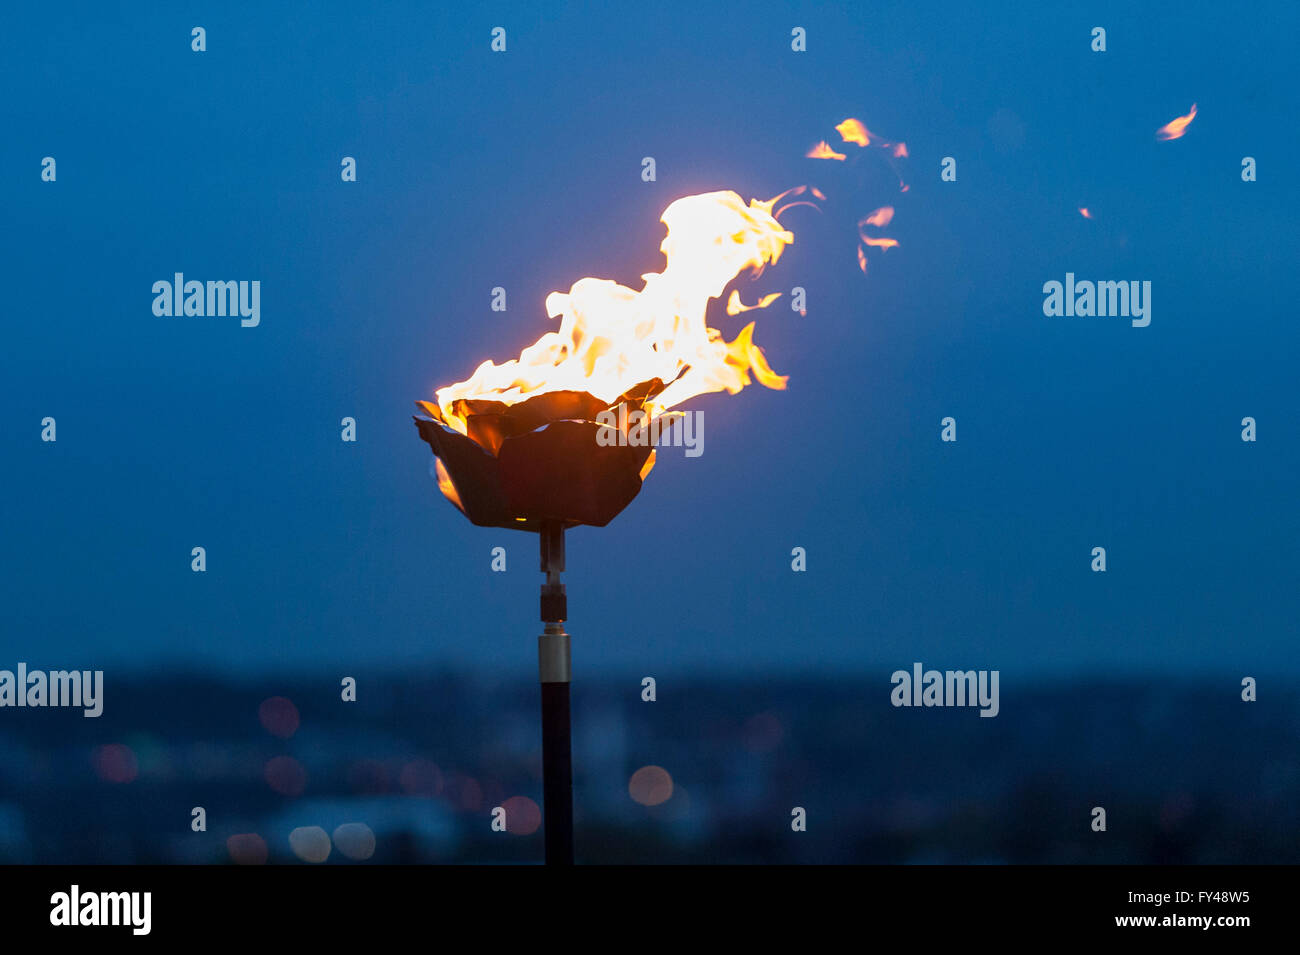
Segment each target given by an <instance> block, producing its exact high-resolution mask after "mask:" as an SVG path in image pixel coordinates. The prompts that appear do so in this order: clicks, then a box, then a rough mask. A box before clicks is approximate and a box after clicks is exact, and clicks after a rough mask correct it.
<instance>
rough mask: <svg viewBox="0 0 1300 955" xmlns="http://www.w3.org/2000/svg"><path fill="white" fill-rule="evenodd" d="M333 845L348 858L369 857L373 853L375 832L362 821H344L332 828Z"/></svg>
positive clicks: (359, 858)
mask: <svg viewBox="0 0 1300 955" xmlns="http://www.w3.org/2000/svg"><path fill="white" fill-rule="evenodd" d="M334 845H335V846H337V847H338V850H339V852H341V853H343V854H344V855H345V856H347V857H348V858H349V859H356V860H358V861H360V860H362V859H369V858H370V857H371V856H372V855H374V854H375V834H374V833H373V832H372V831H371V829H370V827H369V826H367V825H366V824H365V823H364V822H345V823H344V824H343V825H341V826H339V827H338V828H337V829H335V830H334Z"/></svg>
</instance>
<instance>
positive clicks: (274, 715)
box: [257, 696, 299, 739]
mask: <svg viewBox="0 0 1300 955" xmlns="http://www.w3.org/2000/svg"><path fill="white" fill-rule="evenodd" d="M257 718H258V719H259V720H261V721H262V726H263V728H264V729H265V730H266V731H267V732H268V733H270V734H271V735H272V736H278V737H280V739H288V738H289V737H290V736H292V735H293V734H294V733H296V732H298V723H299V719H298V707H296V706H294V705H293V702H292V701H291V700H288V699H286V698H285V697H283V696H272V697H270V698H268V699H265V700H263V701H262V705H261V706H259V707H258V708H257Z"/></svg>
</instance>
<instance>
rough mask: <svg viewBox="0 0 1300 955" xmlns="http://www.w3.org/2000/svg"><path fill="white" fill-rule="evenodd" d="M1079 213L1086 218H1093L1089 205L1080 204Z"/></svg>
mask: <svg viewBox="0 0 1300 955" xmlns="http://www.w3.org/2000/svg"><path fill="white" fill-rule="evenodd" d="M1079 215H1081V216H1083V217H1084V218H1085V219H1091V218H1092V213H1091V212H1089V211H1088V207H1087V206H1080V207H1079Z"/></svg>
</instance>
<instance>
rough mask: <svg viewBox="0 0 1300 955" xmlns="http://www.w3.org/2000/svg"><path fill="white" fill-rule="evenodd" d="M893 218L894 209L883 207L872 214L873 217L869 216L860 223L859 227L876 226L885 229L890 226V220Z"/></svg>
mask: <svg viewBox="0 0 1300 955" xmlns="http://www.w3.org/2000/svg"><path fill="white" fill-rule="evenodd" d="M893 218H894V207H893V206H881V207H880V208H879V209H877V210H876V211H875V212H873V213H871V215H869V216H867V217H866V218H865V219H863V220H862V221H861V222H859V223H858V225H859V226H864V225H874V226H878V227H880V228H884V227H885V226H887V225H889V222H890V220H891V219H893Z"/></svg>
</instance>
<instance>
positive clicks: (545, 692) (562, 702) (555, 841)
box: [537, 523, 573, 865]
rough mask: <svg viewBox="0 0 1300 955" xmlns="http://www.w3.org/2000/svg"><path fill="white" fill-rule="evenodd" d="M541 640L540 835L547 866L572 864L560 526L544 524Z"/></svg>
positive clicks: (566, 645)
mask: <svg viewBox="0 0 1300 955" xmlns="http://www.w3.org/2000/svg"><path fill="white" fill-rule="evenodd" d="M539 536H540V538H541V552H542V573H544V574H545V575H546V583H544V584H542V607H541V610H542V623H543V624H544V625H545V626H544V627H543V630H542V635H541V636H539V637H538V638H537V664H538V676H539V678H540V680H541V685H542V820H543V821H542V831H543V834H544V837H545V840H546V864H547V865H573V758H572V751H571V748H570V741H569V682H570V667H569V635H568V634H567V633H565V632H564V620H565V618H566V617H568V615H569V614H568V605H567V600H566V598H565V595H564V584H562V583H560V574H561V573H562V572H563V570H564V525H562V524H559V523H546V524H544V525H543V526H542V530H541V534H540V535H539Z"/></svg>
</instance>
